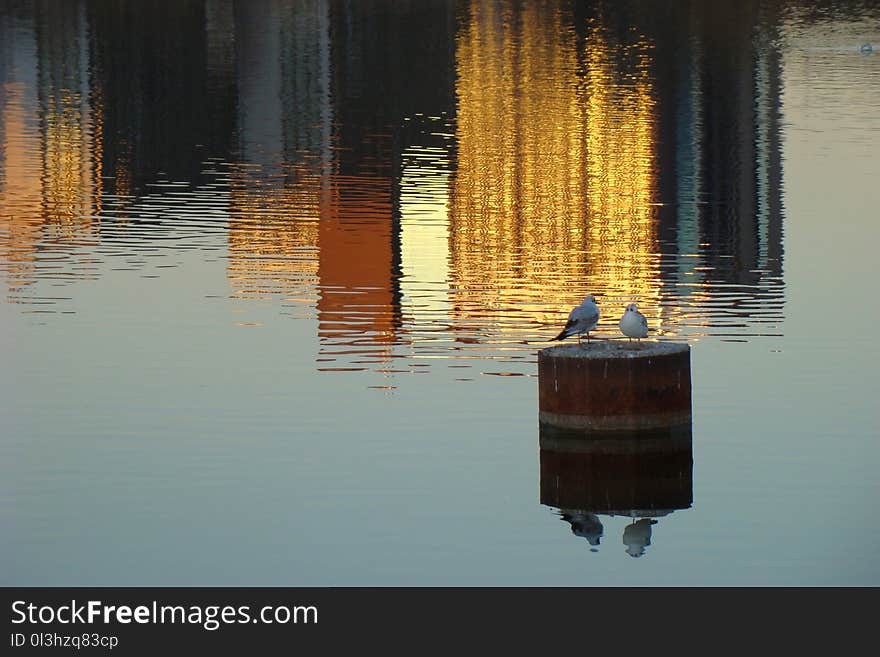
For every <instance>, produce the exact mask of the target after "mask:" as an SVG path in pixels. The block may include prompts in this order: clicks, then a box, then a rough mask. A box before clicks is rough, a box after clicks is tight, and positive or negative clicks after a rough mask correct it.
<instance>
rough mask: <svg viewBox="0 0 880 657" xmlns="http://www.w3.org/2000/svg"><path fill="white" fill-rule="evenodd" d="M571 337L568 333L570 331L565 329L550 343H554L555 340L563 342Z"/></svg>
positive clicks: (551, 339)
mask: <svg viewBox="0 0 880 657" xmlns="http://www.w3.org/2000/svg"><path fill="white" fill-rule="evenodd" d="M569 335H571V334H570V333H569V332H568V329H567V328H564V329H562V331H561V332H560V333H559V335H557V336H556V337H555V338H550V342H554V341H555V340H562V339H564V338H567V337H568V336H569Z"/></svg>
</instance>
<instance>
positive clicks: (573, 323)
mask: <svg viewBox="0 0 880 657" xmlns="http://www.w3.org/2000/svg"><path fill="white" fill-rule="evenodd" d="M598 323H599V306H597V305H596V297H594V296H593V295H592V294H588V295H587V297H586V298H585V299H584V301H583V303H581V305H579V306H576V307H574V308H573V309H572V311H571V312H570V313H569V314H568V323H567V324H566V325H565V328H564V329H562V332H561V333H560V334H559V335H557V336H556V337H555V338H551V340H550V342H553V341H554V340H564V339H565V338H568V337H571V336H572V335H576V336H578V343H580V341H581V335H583V334H584V333H586V334H587V341H589V340H590V331H592V330H593V329H594V328H596V324H598Z"/></svg>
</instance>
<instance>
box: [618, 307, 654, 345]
mask: <svg viewBox="0 0 880 657" xmlns="http://www.w3.org/2000/svg"><path fill="white" fill-rule="evenodd" d="M620 331H621V333H623V334H624V335H625V336H626V337H628V338H629V340H630V342H632V339H633V338H638V339H639V340H641V339H642V338H644V337H646V336H647V335H648V320H647V319H645V316H644V315H643V314H642V313H640V312H639V308H638V306H636V304H634V303H631V304H629V305H628V306H627V307H626V310H625V311H624V312H623V317H621V318H620Z"/></svg>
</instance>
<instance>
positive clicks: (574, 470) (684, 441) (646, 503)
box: [539, 423, 693, 557]
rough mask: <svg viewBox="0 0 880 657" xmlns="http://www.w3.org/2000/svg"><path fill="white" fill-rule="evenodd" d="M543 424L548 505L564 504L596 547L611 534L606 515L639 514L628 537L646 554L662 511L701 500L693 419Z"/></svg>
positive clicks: (567, 516)
mask: <svg viewBox="0 0 880 657" xmlns="http://www.w3.org/2000/svg"><path fill="white" fill-rule="evenodd" d="M539 426H540V429H539V445H540V461H541V482H540V499H541V504H544V505H545V506H549V507H553V508H555V509H558V510H559V513H560V516H561V517H562V519H563V520H565V521H566V522H568V523H570V524H571V531H572V533H573V534H574V535H575V536H580V537H582V538H584V539H586V541H587V542H588V543H589V545H590V550H591V551H592V552H596V551H598V548H599V546H600V543H601V540H602V539H603V538H606V539H607V537H606V528H605V523H603V522H602V520H601V518H600V516H602V515H605V516H622V517H625V518H630V519H631V522H630V523H629V524H627V526H626V527H625V529H624V530H623V536H622V540H623V544H624V545H625V546H626V552H627V554H629V555H630V556H633V557H640V556H642V555H643V554H644V553H645V549H646V548H647V547H648V546H649V545H650V544H651V533H652V526H653V525H656V524H657V523H658V518H662V517H664V516H667V515H669V514H670V513H672V512H673V511H676V510H680V509H687V508H689V507H690V506H691V504H692V503H693V447H692V442H693V439H692V425H691V424H690V423H687V424H682V425H679V426H676V427H671V428H667V429H663V430H660V431H651V432H646V431H639V432H616V433H611V432H604V433H588V432H586V431H583V430H572V429H560V428H559V427H556V426H553V425H549V424H545V423H541V424H540V425H539Z"/></svg>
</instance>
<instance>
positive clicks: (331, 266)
mask: <svg viewBox="0 0 880 657" xmlns="http://www.w3.org/2000/svg"><path fill="white" fill-rule="evenodd" d="M329 199H330V203H329V204H327V205H326V206H324V207H323V208H322V217H321V224H320V235H319V244H320V264H319V266H318V272H319V276H320V280H321V297H320V299H319V300H318V314H319V322H320V323H319V329H318V334H319V335H320V336H321V337H328V338H343V339H348V340H349V341H350V342H351V343H352V344H362V343H363V342H362V341H363V340H366V341H367V342H368V343H369V342H374V343H380V344H385V345H391V344H392V343H393V342H394V336H395V332H396V330H397V327H398V326H399V324H400V318H399V315H400V312H399V301H398V300H397V298H396V293H395V289H394V270H393V267H394V241H395V236H394V227H393V220H392V186H391V179H390V178H387V177H384V176H381V175H371V176H370V175H360V176H351V177H343V176H336V177H334V178H333V181H332V193H331V194H330V195H329ZM383 353H385V352H383Z"/></svg>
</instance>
